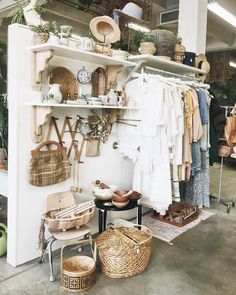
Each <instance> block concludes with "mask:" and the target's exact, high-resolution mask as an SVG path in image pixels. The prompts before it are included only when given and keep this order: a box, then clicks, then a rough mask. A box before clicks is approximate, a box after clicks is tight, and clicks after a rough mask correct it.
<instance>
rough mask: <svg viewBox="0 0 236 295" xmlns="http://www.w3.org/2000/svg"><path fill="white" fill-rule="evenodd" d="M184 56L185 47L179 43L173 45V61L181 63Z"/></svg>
mask: <svg viewBox="0 0 236 295" xmlns="http://www.w3.org/2000/svg"><path fill="white" fill-rule="evenodd" d="M184 56H185V47H184V46H183V45H182V44H181V43H177V44H176V45H175V52H174V61H175V62H178V63H181V64H182V63H183V60H184Z"/></svg>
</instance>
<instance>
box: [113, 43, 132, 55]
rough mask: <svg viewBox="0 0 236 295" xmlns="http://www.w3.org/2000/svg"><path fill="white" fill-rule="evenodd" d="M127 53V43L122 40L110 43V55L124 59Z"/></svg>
mask: <svg viewBox="0 0 236 295" xmlns="http://www.w3.org/2000/svg"><path fill="white" fill-rule="evenodd" d="M128 55H129V53H128V44H127V43H126V42H124V41H123V40H120V41H118V42H116V43H114V44H113V45H112V57H114V58H118V59H122V60H125V59H127V57H128Z"/></svg>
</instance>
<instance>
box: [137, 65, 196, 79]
mask: <svg viewBox="0 0 236 295" xmlns="http://www.w3.org/2000/svg"><path fill="white" fill-rule="evenodd" d="M143 69H144V72H145V73H151V72H152V71H153V72H155V73H156V72H157V73H161V74H164V75H167V76H171V77H177V78H181V79H185V80H190V81H193V80H195V81H198V82H200V81H201V79H198V78H196V77H192V76H187V75H181V74H175V73H171V72H168V71H164V70H160V69H156V68H152V67H148V66H145V67H144V68H143Z"/></svg>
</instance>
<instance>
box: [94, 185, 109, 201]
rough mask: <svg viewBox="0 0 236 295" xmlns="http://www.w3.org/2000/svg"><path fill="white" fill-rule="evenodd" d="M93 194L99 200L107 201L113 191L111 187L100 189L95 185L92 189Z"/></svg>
mask: <svg viewBox="0 0 236 295" xmlns="http://www.w3.org/2000/svg"><path fill="white" fill-rule="evenodd" d="M93 194H94V196H95V197H96V198H97V199H99V200H103V201H108V200H111V198H112V196H113V191H112V190H111V189H101V188H97V187H95V188H94V190H93Z"/></svg>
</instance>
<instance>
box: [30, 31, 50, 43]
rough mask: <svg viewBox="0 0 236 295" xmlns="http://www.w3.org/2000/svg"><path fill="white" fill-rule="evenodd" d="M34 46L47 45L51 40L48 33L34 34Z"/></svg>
mask: <svg viewBox="0 0 236 295" xmlns="http://www.w3.org/2000/svg"><path fill="white" fill-rule="evenodd" d="M33 38H34V45H39V44H43V43H47V41H48V39H49V34H48V33H34V37H33Z"/></svg>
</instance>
